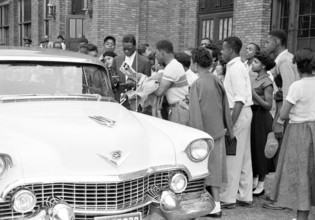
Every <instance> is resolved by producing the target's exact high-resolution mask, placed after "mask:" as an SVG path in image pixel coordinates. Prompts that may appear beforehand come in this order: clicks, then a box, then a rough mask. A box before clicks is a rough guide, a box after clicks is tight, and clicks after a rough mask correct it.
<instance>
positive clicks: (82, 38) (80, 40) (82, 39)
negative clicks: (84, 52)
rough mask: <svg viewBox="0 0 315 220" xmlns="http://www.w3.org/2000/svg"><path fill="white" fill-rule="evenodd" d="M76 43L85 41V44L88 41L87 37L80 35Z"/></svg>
mask: <svg viewBox="0 0 315 220" xmlns="http://www.w3.org/2000/svg"><path fill="white" fill-rule="evenodd" d="M78 43H86V44H88V43H89V41H88V39H86V38H85V37H84V36H82V37H81V38H80V39H79V40H78Z"/></svg>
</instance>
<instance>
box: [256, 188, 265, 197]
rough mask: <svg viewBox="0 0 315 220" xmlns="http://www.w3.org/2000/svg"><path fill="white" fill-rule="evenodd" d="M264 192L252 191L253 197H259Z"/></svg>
mask: <svg viewBox="0 0 315 220" xmlns="http://www.w3.org/2000/svg"><path fill="white" fill-rule="evenodd" d="M264 194H265V190H264V189H263V191H261V192H260V193H253V197H259V196H262V195H264Z"/></svg>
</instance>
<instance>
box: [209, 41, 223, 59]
mask: <svg viewBox="0 0 315 220" xmlns="http://www.w3.org/2000/svg"><path fill="white" fill-rule="evenodd" d="M206 48H207V49H209V50H212V57H213V58H215V60H218V59H219V56H220V49H219V47H218V46H217V45H215V44H214V43H211V44H209V45H207V46H206Z"/></svg>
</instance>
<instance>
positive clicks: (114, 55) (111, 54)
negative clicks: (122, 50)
mask: <svg viewBox="0 0 315 220" xmlns="http://www.w3.org/2000/svg"><path fill="white" fill-rule="evenodd" d="M106 56H109V57H113V58H114V57H117V54H116V53H115V52H114V51H111V50H109V51H106V52H104V53H103V57H106Z"/></svg>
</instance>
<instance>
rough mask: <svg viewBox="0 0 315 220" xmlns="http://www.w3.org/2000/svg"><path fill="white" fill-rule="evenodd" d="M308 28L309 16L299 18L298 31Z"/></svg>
mask: <svg viewBox="0 0 315 220" xmlns="http://www.w3.org/2000/svg"><path fill="white" fill-rule="evenodd" d="M309 27H310V16H300V17H299V29H307V28H309Z"/></svg>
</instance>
